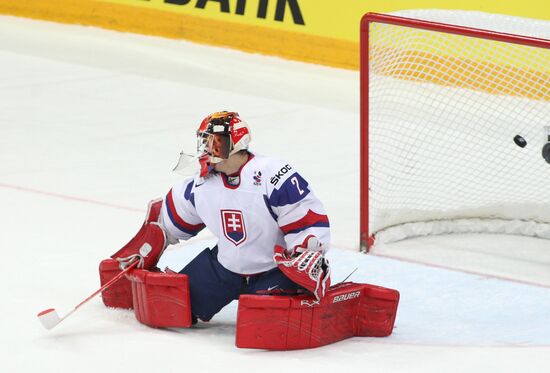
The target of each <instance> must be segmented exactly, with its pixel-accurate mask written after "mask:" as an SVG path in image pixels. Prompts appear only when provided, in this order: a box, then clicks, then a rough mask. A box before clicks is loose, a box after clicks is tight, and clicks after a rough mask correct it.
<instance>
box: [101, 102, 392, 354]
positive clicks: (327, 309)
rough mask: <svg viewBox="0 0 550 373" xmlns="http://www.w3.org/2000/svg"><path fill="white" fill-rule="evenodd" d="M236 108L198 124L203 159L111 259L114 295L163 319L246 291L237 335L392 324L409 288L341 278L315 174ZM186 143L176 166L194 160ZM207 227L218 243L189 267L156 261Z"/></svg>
mask: <svg viewBox="0 0 550 373" xmlns="http://www.w3.org/2000/svg"><path fill="white" fill-rule="evenodd" d="M250 140H251V136H250V129H249V126H248V124H247V123H246V122H245V121H243V120H242V119H241V118H240V117H239V114H238V113H236V112H227V111H223V112H217V113H213V114H211V115H209V116H207V117H206V118H205V119H204V120H203V121H202V122H201V124H200V126H199V129H198V131H197V154H196V155H195V158H196V159H198V164H199V170H198V171H197V172H196V173H195V175H194V177H192V178H189V179H187V180H184V181H183V182H180V183H178V184H176V185H175V186H173V188H172V189H171V190H170V191H169V192H168V193H167V195H166V196H165V197H164V199H162V200H156V201H152V202H151V203H150V204H149V209H148V212H147V217H146V220H145V222H144V224H143V226H142V227H141V229H140V230H139V232H138V233H137V234H136V236H135V237H134V238H133V239H132V240H130V242H128V244H126V245H125V246H124V247H123V248H122V249H120V250H119V251H117V252H116V253H115V254H113V255H112V256H111V259H106V260H104V261H102V262H101V264H100V277H101V281H102V283H106V282H107V281H109V280H110V279H112V278H113V277H114V276H116V275H117V274H118V273H120V271H121V270H123V269H124V268H126V267H127V266H129V265H130V264H134V265H135V263H136V262H137V269H134V270H132V271H130V272H129V274H128V275H127V276H126V278H123V279H122V280H120V281H118V282H117V283H115V285H113V286H111V287H109V288H108V289H107V290H106V291H104V292H103V301H104V303H105V304H106V305H107V306H111V307H121V308H133V309H134V311H135V314H136V317H137V319H138V320H139V321H140V322H142V323H144V324H147V325H149V326H152V327H190V326H192V325H193V324H195V323H197V322H199V320H200V321H202V322H207V321H209V320H210V319H212V317H213V316H214V315H215V314H216V313H218V312H219V311H220V310H221V309H222V308H223V307H224V306H226V305H227V304H229V303H230V302H232V301H233V300H236V299H239V309H238V316H237V333H236V335H237V342H236V343H237V346H238V347H247V348H265V349H281V350H285V349H297V348H310V347H317V346H321V345H325V344H328V343H333V342H336V341H338V340H341V339H344V338H348V337H351V336H354V335H363V336H385V335H389V334H391V332H392V329H393V324H394V320H395V314H396V310H397V304H398V299H399V293H398V292H397V291H395V290H392V289H385V288H381V287H377V286H373V285H367V284H354V283H343V284H338V285H335V286H332V287H331V283H330V266H329V263H328V261H327V260H326V259H325V256H324V254H325V251H326V250H327V249H328V247H329V242H330V224H329V219H328V217H327V214H326V212H325V209H324V207H323V205H322V203H321V202H320V201H319V199H318V198H317V197H316V196H315V194H314V193H313V191H312V189H311V186H310V185H309V183H308V182H307V181H306V180H305V179H304V178H303V177H302V176H301V175H300V173H298V172H297V171H296V170H295V169H294V168H293V167H292V166H291V165H290V164H289V163H287V162H285V161H282V160H280V159H276V158H271V157H267V156H263V155H260V154H257V153H255V152H252V151H250V150H249V148H248V146H249V143H250ZM186 157H187V156H186V155H185V154H183V153H182V155H181V156H180V161H179V162H178V166H176V168H177V169H178V168H182V167H185V166H186V165H187V164H189V162H188V161H187V160H186ZM205 227H208V229H209V230H210V231H211V232H212V233H213V234H214V235H216V236H217V238H218V242H217V245H216V246H215V247H213V248H205V249H204V250H203V251H202V252H201V253H200V254H199V255H197V256H196V257H195V258H194V259H193V260H192V261H191V262H189V263H188V264H187V265H186V266H185V267H184V268H183V269H182V270H181V271H180V272H179V273H173V272H171V271H168V272H169V273H165V272H161V271H159V270H158V269H156V264H157V261H158V259H159V258H160V256H161V254H162V253H163V251H164V249H165V248H166V247H167V246H168V245H170V244H175V243H177V242H179V241H180V240H187V239H189V238H191V237H193V236H195V235H196V234H197V233H198V232H200V231H201V230H202V229H204V228H205Z"/></svg>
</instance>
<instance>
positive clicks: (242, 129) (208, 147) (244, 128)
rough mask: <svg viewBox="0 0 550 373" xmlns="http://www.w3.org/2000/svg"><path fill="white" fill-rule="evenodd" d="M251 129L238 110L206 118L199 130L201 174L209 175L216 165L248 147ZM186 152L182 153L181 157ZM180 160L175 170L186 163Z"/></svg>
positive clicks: (198, 149) (198, 147)
mask: <svg viewBox="0 0 550 373" xmlns="http://www.w3.org/2000/svg"><path fill="white" fill-rule="evenodd" d="M249 143H250V129H249V128H248V124H247V123H246V122H244V121H243V120H241V118H240V117H239V114H238V113H237V112H230V111H220V112H216V113H213V114H210V115H209V116H207V117H206V118H204V119H203V120H202V122H201V124H200V126H199V129H198V130H197V153H196V157H197V158H198V160H199V165H200V176H201V177H204V176H206V175H208V173H209V172H211V171H212V170H213V169H214V165H215V164H216V163H219V162H221V161H223V160H226V159H228V158H229V157H230V156H231V155H233V154H235V153H237V152H238V151H240V150H244V149H248V144H249ZM184 155H185V154H184V153H182V155H181V157H183V156H184ZM181 157H180V161H179V162H178V165H177V166H176V168H175V169H174V170H176V171H177V170H180V169H181V168H183V166H184V164H185V163H187V162H183V161H182V158H181Z"/></svg>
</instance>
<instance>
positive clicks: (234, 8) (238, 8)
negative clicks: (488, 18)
mask: <svg viewBox="0 0 550 373" xmlns="http://www.w3.org/2000/svg"><path fill="white" fill-rule="evenodd" d="M102 1H105V2H110V3H117V4H126V5H132V6H138V7H145V8H150V9H157V10H163V11H167V12H174V13H184V14H188V15H193V16H199V17H204V18H209V19H215V20H221V21H226V22H235V23H240V24H246V25H251V26H259V27H265V28H272V29H278V30H285V31H292V32H299V33H305V34H309V35H316V36H322V37H328V38H333V39H341V40H346V41H355V42H357V41H359V22H360V20H361V17H362V16H363V14H365V13H367V12H381V13H385V12H392V11H396V10H407V9H460V10H478V11H484V12H488V13H499V14H508V15H514V16H520V17H528V18H538V19H546V20H550V6H549V5H548V4H549V3H548V1H547V0H523V1H517V0H508V1H506V0H482V1H480V0H445V1H442V0H102ZM228 32H230V30H228Z"/></svg>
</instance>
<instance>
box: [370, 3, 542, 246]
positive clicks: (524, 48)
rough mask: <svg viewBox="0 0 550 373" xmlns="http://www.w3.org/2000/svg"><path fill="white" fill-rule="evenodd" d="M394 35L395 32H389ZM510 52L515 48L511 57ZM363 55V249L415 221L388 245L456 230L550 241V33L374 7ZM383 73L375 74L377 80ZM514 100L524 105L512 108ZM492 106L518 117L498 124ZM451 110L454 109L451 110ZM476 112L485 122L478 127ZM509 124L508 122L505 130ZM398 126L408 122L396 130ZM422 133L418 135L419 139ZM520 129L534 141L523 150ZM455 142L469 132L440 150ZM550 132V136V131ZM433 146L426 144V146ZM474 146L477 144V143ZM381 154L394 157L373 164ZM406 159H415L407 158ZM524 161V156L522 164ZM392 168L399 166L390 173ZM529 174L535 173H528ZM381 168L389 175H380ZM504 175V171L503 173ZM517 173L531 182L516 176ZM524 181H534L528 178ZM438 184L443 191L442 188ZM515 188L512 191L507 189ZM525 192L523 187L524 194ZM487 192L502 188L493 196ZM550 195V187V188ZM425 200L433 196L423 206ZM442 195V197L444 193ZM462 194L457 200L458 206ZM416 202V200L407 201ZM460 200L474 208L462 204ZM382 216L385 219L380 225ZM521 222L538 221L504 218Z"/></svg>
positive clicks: (492, 192) (496, 109)
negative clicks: (457, 183) (460, 182)
mask: <svg viewBox="0 0 550 373" xmlns="http://www.w3.org/2000/svg"><path fill="white" fill-rule="evenodd" d="M392 34H393V36H392ZM385 37H387V38H388V39H386V40H382V39H384V38H385ZM392 38H393V39H392ZM432 42H433V43H432ZM493 42H494V43H493ZM376 43H379V44H376ZM384 43H385V44H384ZM407 43H409V44H407ZM453 43H456V46H453ZM406 44H407V45H406ZM493 44H494V48H493V47H492V45H493ZM518 48H519V49H518ZM507 49H510V50H512V52H513V53H510V54H507V53H506V50H507ZM403 51H406V52H405V53H402V52H403ZM400 53H401V54H400ZM529 53H532V55H533V56H534V57H531V55H530V54H529ZM399 54H400V55H399ZM360 58H361V70H360V101H361V109H360V121H361V123H360V125H361V128H360V158H361V159H360V245H361V249H362V250H368V248H369V247H371V246H372V245H373V244H374V242H375V241H376V240H377V236H378V234H379V232H382V231H385V230H387V229H393V228H394V227H396V226H406V229H405V232H403V231H401V232H399V233H397V234H395V235H394V237H393V238H390V239H389V241H392V240H399V239H402V238H405V237H406V236H415V235H425V234H431V233H452V232H455V231H458V232H478V231H479V232H484V231H487V232H492V233H512V234H526V235H531V236H535V237H543V238H550V213H545V212H541V211H543V210H544V209H545V208H547V209H548V211H550V197H546V196H543V195H542V194H543V193H544V190H545V188H544V186H545V184H544V180H547V182H546V185H548V184H549V183H550V164H548V163H546V162H544V159H542V158H541V157H540V150H541V147H542V146H543V145H544V143H545V139H544V137H543V136H542V132H543V131H544V130H546V129H545V126H544V124H546V126H550V119H549V118H550V117H548V116H546V115H547V114H550V109H549V105H550V40H547V39H543V38H537V37H531V36H522V35H515V34H511V33H501V32H497V31H489V30H484V29H481V28H471V27H464V26H460V25H454V24H447V23H438V22H431V21H426V20H420V19H413V18H405V17H399V16H393V15H386V14H377V13H367V14H365V15H364V16H363V19H362V21H361V41H360ZM539 59H540V62H539ZM391 69H393V70H391ZM373 70H375V71H374V72H373ZM373 76H377V78H376V79H378V80H377V81H376V82H374V80H375V79H374V78H373ZM373 90H376V91H375V92H373ZM424 91H429V93H424ZM380 92H381V93H380ZM401 93H404V95H403V96H404V97H403V98H402V99H398V98H395V97H396V95H400V94H401ZM384 100H386V101H384ZM400 100H401V101H400ZM485 101H486V102H487V103H486V104H484V102H485ZM516 102H517V107H516V108H513V106H514V105H516ZM415 105H417V106H415ZM484 105H486V106H485V108H486V111H489V112H490V113H491V114H490V115H492V116H493V117H498V114H499V113H501V112H502V113H503V115H509V116H510V114H509V113H516V112H517V113H519V114H518V115H517V117H516V118H510V120H509V121H506V120H503V119H502V118H495V119H494V120H491V118H490V117H489V118H487V115H484V113H483V110H484ZM404 107H406V108H405V109H402V108H404ZM447 108H449V109H450V110H449V112H448V113H447V112H446V109H447ZM512 109H513V110H512ZM407 110H409V111H407ZM461 110H462V112H461ZM474 110H476V111H477V112H474ZM507 110H511V111H510V112H507ZM421 112H425V113H426V114H425V115H424V114H422V115H424V116H423V117H419V118H418V119H417V122H414V121H415V120H416V118H413V117H414V116H415V115H417V114H418V113H421ZM522 113H526V115H525V116H526V117H529V118H528V120H527V119H525V121H522ZM514 115H515V114H514ZM384 116H388V117H389V118H388V120H387V121H386V122H384V119H381V120H380V118H384ZM477 118H485V119H483V120H482V119H480V120H479V123H477V122H476V121H477ZM533 118H535V119H533ZM545 118H546V119H547V120H546V122H544V119H545ZM503 121H504V122H506V123H505V125H502V126H501V125H500V124H501V123H502V122H503ZM474 122H475V123H474ZM493 122H495V123H493ZM508 122H510V123H509V124H508ZM394 124H397V125H398V126H399V128H392V127H393V126H394ZM514 124H516V128H514V127H513V125H514ZM440 125H441V127H440ZM461 126H463V127H461ZM470 127H471V128H470ZM380 128H382V129H380ZM424 128H427V129H426V132H422V131H424ZM549 128H550V127H549ZM384 131H386V132H384ZM398 131H402V132H403V133H402V134H401V133H398ZM429 131H431V132H433V133H434V135H433V138H430V136H431V135H430V132H429ZM446 131H447V132H446ZM468 131H471V136H470V135H468V136H466V135H464V136H462V135H463V134H465V133H467V132H468ZM514 131H515V132H514ZM549 131H550V129H549ZM479 133H481V135H480V134H479ZM416 134H418V138H417V139H412V140H410V139H409V138H410V137H414V135H416ZM512 134H514V135H518V136H521V138H522V139H523V138H524V137H525V140H526V143H527V144H528V145H527V146H525V145H524V148H522V147H521V146H520V145H523V144H520V145H518V143H517V142H516V144H513V142H512V139H513V138H514V136H513V135H512ZM539 135H540V136H539ZM548 135H549V136H550V132H549V133H548ZM484 136H485V137H484ZM394 137H395V142H391V141H387V144H385V145H381V143H383V142H385V141H386V140H388V139H390V140H391V139H392V138H394ZM461 137H464V139H461ZM373 138H374V140H373ZM447 138H448V139H449V140H454V139H457V138H459V140H458V142H457V143H452V142H449V143H448V144H447V143H445V144H441V149H439V150H438V149H437V147H438V146H439V145H440V143H443V142H444V141H443V140H445V139H447ZM403 139H405V140H403ZM442 139H443V140H442ZM369 140H370V141H371V143H370V144H369ZM409 140H410V141H409ZM508 140H509V141H508ZM546 140H547V141H548V142H550V137H548V138H547V139H546ZM415 141H416V142H415ZM460 141H462V143H461V142H460ZM514 141H516V140H515V138H514ZM424 142H425V143H426V144H428V145H427V146H424V145H425V144H424ZM402 143H403V144H402ZM472 143H474V144H477V147H476V148H470V146H471V144H472ZM511 144H512V145H511ZM400 146H402V147H400ZM417 146H418V148H422V146H424V147H425V148H426V153H425V154H423V155H422V156H419V155H418V154H416V153H421V152H423V150H418V152H417V151H416V147H417ZM411 149H413V151H411ZM449 149H454V151H455V152H456V153H455V154H454V155H453V154H451V155H448V154H447V151H448V150H449ZM430 150H434V153H433V155H430V153H429V151H430ZM449 152H450V151H449ZM467 152H469V153H470V158H468V159H467V160H464V162H463V163H464V166H462V165H461V162H460V159H457V158H461V157H465V156H466V155H464V154H463V153H467ZM381 153H386V154H389V155H388V156H387V158H388V160H387V161H386V160H385V161H383V162H382V161H380V162H378V161H376V160H374V157H379V156H380V154H381ZM392 153H393V154H392ZM500 153H502V154H500ZM457 154H458V157H456V158H455V156H457ZM472 154H473V157H472V156H471V155H472ZM535 154H538V155H539V156H538V157H536V156H535ZM447 156H448V157H449V158H448V159H447V158H446V157H447ZM392 157H393V158H396V159H391V158H392ZM508 157H510V159H511V160H510V159H509V158H508ZM382 158H383V157H382ZM482 158H483V159H482ZM485 158H487V160H485ZM377 159H378V158H377ZM437 159H441V164H440V165H436V164H435V163H434V162H432V161H434V160H437ZM478 160H479V163H480V168H479V169H478V170H477V174H476V173H475V172H472V170H471V167H470V166H471V165H472V164H473V163H474V162H475V163H477V162H478ZM424 161H427V162H425V163H427V164H431V163H434V165H433V169H429V167H432V166H430V165H427V166H423V165H421V163H422V162H424ZM407 162H410V163H408V165H405V163H407ZM516 162H520V163H518V164H517V165H516ZM526 165H529V166H526ZM376 167H378V168H379V169H380V170H377V169H376ZM438 167H439V168H440V169H439V168H438ZM455 167H456V168H455ZM461 167H463V168H461ZM531 167H532V168H531ZM493 168H494V170H493ZM385 169H388V170H390V171H389V172H388V173H386V171H385ZM521 170H525V171H526V172H528V173H529V175H527V176H526V175H525V174H523V173H522V172H523V171H521ZM392 172H393V174H392ZM486 173H487V175H485V174H486ZM373 174H375V175H374V176H376V177H377V178H378V179H376V180H380V181H379V182H377V181H374V180H373ZM421 174H422V175H421ZM508 174H513V175H508ZM403 175H406V176H405V177H403V179H407V180H405V181H403V183H402V184H399V183H400V182H401V181H400V179H401V178H402V176H403ZM426 175H428V176H426ZM502 175H506V176H505V177H503V178H502V180H495V179H498V178H499V177H501V176H502ZM466 176H467V177H471V180H470V181H465V185H466V186H467V185H468V183H470V184H472V185H475V187H474V188H473V189H472V190H471V191H470V190H469V189H467V188H464V186H461V187H460V188H459V190H453V186H454V181H453V178H455V179H462V177H466ZM485 176H486V177H485ZM430 177H432V178H433V180H430ZM484 177H485V178H484ZM414 178H417V179H418V180H413V179H414ZM444 178H449V180H448V182H447V183H446V184H445V183H442V184H441V185H439V182H440V181H444V180H443V179H444ZM516 179H520V181H521V180H522V179H525V180H524V182H523V183H521V182H518V183H517V184H515V180H516ZM417 181H418V182H417ZM478 181H479V182H478ZM511 181H513V183H511ZM407 183H408V184H407ZM422 183H424V184H422ZM526 183H530V184H529V185H528V186H526ZM405 184H407V185H408V186H405ZM412 184H414V185H413V186H410V185H412ZM477 184H483V185H479V186H478V185H477ZM512 184H513V185H512ZM437 188H440V189H441V190H440V191H436V190H435V189H437ZM483 188H487V189H485V190H483ZM501 189H502V190H501ZM508 189H513V190H514V191H513V192H509V191H508ZM380 190H382V191H383V192H379V191H380ZM422 190H425V194H426V195H425V196H422ZM385 191H389V192H388V193H385ZM523 191H525V193H524V194H521V193H522V192H523ZM515 192H517V193H515ZM455 194H456V197H455ZM487 194H493V195H494V196H493V195H492V196H490V197H489V198H487V197H485V196H486V195H487ZM539 194H540V195H539ZM546 194H549V195H550V191H549V192H547V193H546ZM379 195H380V196H381V197H380V198H378V197H379ZM373 196H374V197H373ZM418 196H420V199H424V200H425V201H424V202H422V203H420V202H418V203H417V202H414V200H415V198H418ZM373 198H377V199H374V200H373ZM432 198H433V200H434V203H433V204H432V201H431V199H432ZM438 198H440V201H437V199H438ZM447 199H448V200H449V201H450V203H449V205H448V206H446V205H445V203H446V200H447ZM454 199H456V201H458V202H457V203H455V204H453V202H452V201H453V200H454ZM410 201H413V202H411V203H410V205H408V204H409V202H410ZM462 202H463V203H464V206H458V205H457V204H460V203H462ZM432 205H433V206H432ZM518 207H521V209H525V210H526V211H522V212H520V213H517V212H518V210H520V209H519V208H518ZM533 209H534V210H536V211H534V210H533ZM495 210H496V211H495ZM452 211H457V212H456V213H454V212H452ZM516 213H517V215H516ZM376 219H378V220H384V219H385V220H387V221H384V222H382V223H380V224H378V222H377V221H376ZM468 219H469V221H472V219H473V220H474V224H473V225H476V224H478V225H479V226H480V227H473V228H471V229H470V228H465V226H466V225H469V224H470V223H465V220H468ZM457 220H458V221H459V222H458V228H456V227H455V228H450V227H449V226H446V225H445V226H444V227H441V226H439V227H438V228H434V227H433V225H434V224H435V223H436V222H437V223H440V222H444V223H445V224H447V223H449V222H451V221H453V222H455V223H456V221H457ZM490 221H492V223H491V222H490ZM517 221H519V222H528V223H529V225H530V226H528V227H523V228H521V229H520V228H518V229H516V228H502V224H501V223H502V222H513V223H514V224H512V225H517V224H516V222H517ZM426 222H428V223H427V224H426ZM495 222H496V225H497V227H496V228H495V227H494V224H493V223H495ZM413 223H421V224H423V226H421V227H420V229H419V231H418V232H417V233H411V234H409V233H407V232H406V231H409V230H410V224H413ZM491 224H492V225H491ZM533 224H534V226H533ZM427 225H428V226H429V227H427ZM541 225H543V226H544V227H541ZM546 229H548V231H546ZM396 237H397V238H396Z"/></svg>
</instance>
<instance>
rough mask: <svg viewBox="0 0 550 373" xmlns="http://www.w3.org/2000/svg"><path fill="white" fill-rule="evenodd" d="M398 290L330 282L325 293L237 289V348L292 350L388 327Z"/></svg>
mask: <svg viewBox="0 0 550 373" xmlns="http://www.w3.org/2000/svg"><path fill="white" fill-rule="evenodd" d="M398 303H399V292H398V291H396V290H393V289H387V288H382V287H379V286H374V285H368V284H356V283H344V284H339V285H336V286H333V287H331V288H330V289H329V290H328V291H327V294H326V295H325V297H324V298H322V299H321V300H320V301H317V300H316V299H315V298H314V297H311V296H261V295H242V296H241V297H240V298H239V309H238V313H237V333H236V345H237V347H240V348H260V349H267V350H294V349H305V348H313V347H319V346H324V345H327V344H331V343H334V342H338V341H341V340H343V339H346V338H350V337H353V336H371V337H381V336H387V335H390V334H391V333H392V330H393V325H394V322H395V315H396V311H397V305H398Z"/></svg>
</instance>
